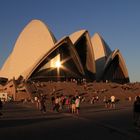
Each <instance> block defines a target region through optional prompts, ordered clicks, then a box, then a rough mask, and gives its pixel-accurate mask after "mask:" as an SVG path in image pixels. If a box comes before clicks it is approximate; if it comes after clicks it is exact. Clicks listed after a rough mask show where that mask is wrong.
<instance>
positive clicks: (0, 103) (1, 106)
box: [0, 99, 3, 116]
mask: <svg viewBox="0 0 140 140" xmlns="http://www.w3.org/2000/svg"><path fill="white" fill-rule="evenodd" d="M2 108H3V103H2V101H1V99H0V116H2V115H3V114H2V113H1V110H2Z"/></svg>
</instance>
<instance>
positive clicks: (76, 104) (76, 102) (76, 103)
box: [75, 96, 80, 115]
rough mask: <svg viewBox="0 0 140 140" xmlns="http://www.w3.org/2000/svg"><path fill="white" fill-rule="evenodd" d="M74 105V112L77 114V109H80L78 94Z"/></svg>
mask: <svg viewBox="0 0 140 140" xmlns="http://www.w3.org/2000/svg"><path fill="white" fill-rule="evenodd" d="M75 106H76V113H77V115H79V110H80V99H79V97H78V96H76V100H75Z"/></svg>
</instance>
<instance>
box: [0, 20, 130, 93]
mask: <svg viewBox="0 0 140 140" xmlns="http://www.w3.org/2000/svg"><path fill="white" fill-rule="evenodd" d="M13 79H14V80H15V81H17V82H16V85H17V86H19V84H21V81H22V83H27V82H28V81H32V82H33V81H34V82H35V81H50V80H51V81H65V80H71V79H86V80H87V81H109V82H118V83H127V82H129V76H128V71H127V68H126V65H125V61H124V59H123V57H122V55H121V53H120V51H119V50H118V49H116V50H114V51H111V49H110V48H109V46H108V45H107V44H106V43H105V41H104V40H103V39H102V37H101V36H100V35H99V34H98V33H96V34H95V35H94V36H93V37H92V38H91V37H90V35H89V33H88V31H87V30H80V31H77V32H75V33H73V34H71V35H69V36H65V37H63V38H62V39H60V40H59V41H57V40H56V39H55V37H54V35H53V33H52V32H51V31H50V29H49V28H48V26H47V25H46V24H44V23H43V22H42V21H40V20H32V21H31V22H30V23H29V24H28V25H27V26H26V27H25V28H24V29H23V31H22V32H21V34H20V35H19V37H18V39H17V41H16V43H15V46H14V48H13V51H12V52H11V54H10V55H9V57H8V58H7V60H6V61H5V63H4V65H3V67H2V68H1V70H0V84H2V85H5V84H6V83H7V81H10V80H13ZM23 81H24V82H23ZM16 90H17V89H16ZM18 90H20V88H19V87H18ZM24 90H26V88H23V87H22V91H24Z"/></svg>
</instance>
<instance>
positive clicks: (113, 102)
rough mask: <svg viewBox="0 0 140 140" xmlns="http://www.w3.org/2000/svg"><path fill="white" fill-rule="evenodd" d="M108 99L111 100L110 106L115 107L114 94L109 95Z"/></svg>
mask: <svg viewBox="0 0 140 140" xmlns="http://www.w3.org/2000/svg"><path fill="white" fill-rule="evenodd" d="M110 100H111V105H110V108H115V96H114V95H112V96H111V97H110Z"/></svg>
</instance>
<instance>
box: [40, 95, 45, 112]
mask: <svg viewBox="0 0 140 140" xmlns="http://www.w3.org/2000/svg"><path fill="white" fill-rule="evenodd" d="M40 105H41V110H40V111H42V112H43V113H46V97H45V96H44V95H42V96H41V99H40Z"/></svg>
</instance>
